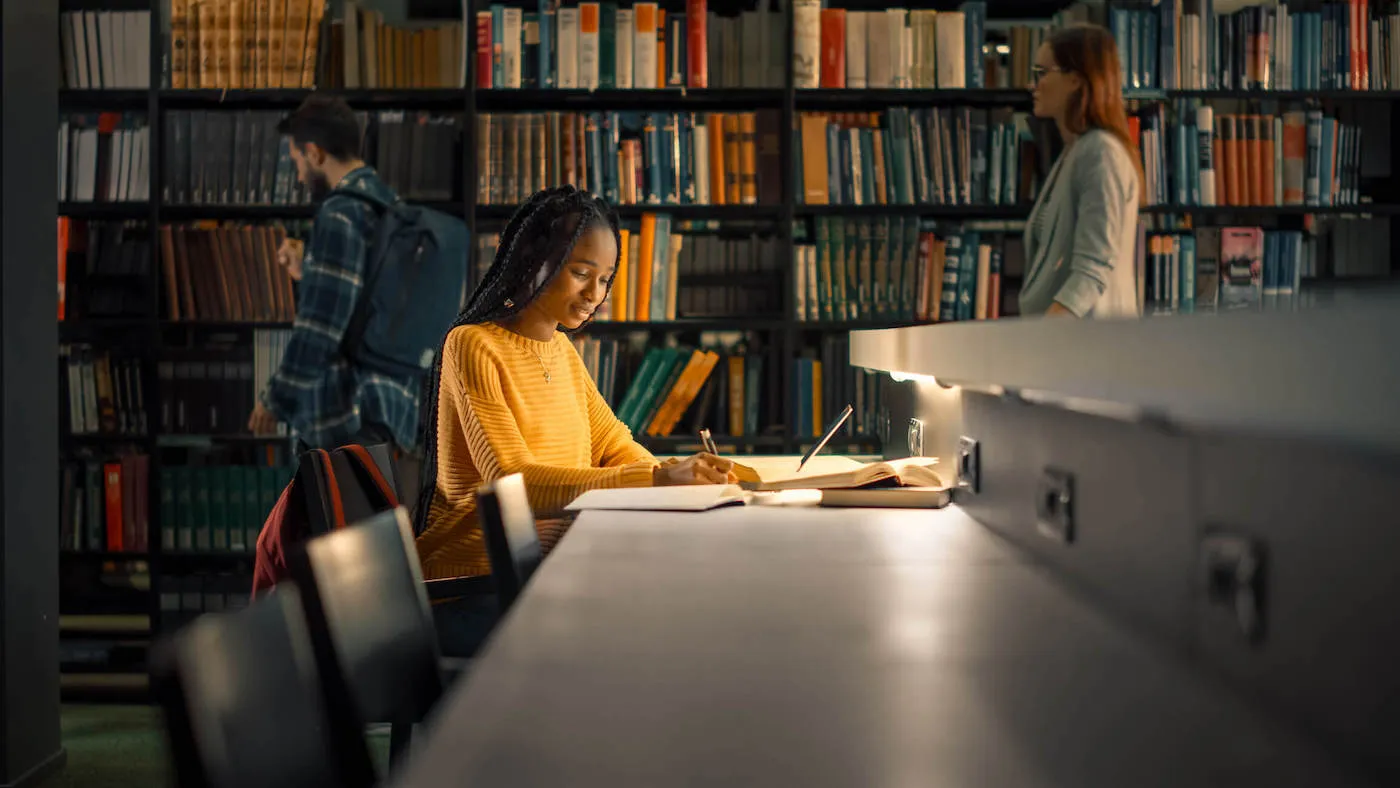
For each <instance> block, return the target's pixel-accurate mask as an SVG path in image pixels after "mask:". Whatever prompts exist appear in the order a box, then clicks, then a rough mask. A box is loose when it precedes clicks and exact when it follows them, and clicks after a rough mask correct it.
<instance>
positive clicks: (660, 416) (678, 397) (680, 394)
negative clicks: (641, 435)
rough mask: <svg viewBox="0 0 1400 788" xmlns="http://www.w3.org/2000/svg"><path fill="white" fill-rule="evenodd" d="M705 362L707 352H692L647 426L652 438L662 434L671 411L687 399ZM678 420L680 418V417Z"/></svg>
mask: <svg viewBox="0 0 1400 788" xmlns="http://www.w3.org/2000/svg"><path fill="white" fill-rule="evenodd" d="M704 360H705V351H703V350H694V351H691V354H690V358H689V359H688V360H687V361H686V362H685V368H684V369H682V370H681V374H679V375H677V376H676V382H675V383H673V384H671V390H670V391H668V392H666V398H665V399H663V400H662V401H661V405H660V406H659V407H657V409H656V414H655V415H653V416H652V417H651V422H650V423H648V424H647V425H646V428H645V431H646V434H648V435H651V436H657V435H661V434H662V432H661V426H662V425H663V424H665V423H666V421H667V420H668V419H670V417H671V416H670V414H671V411H673V410H675V409H676V408H677V407H678V406H679V404H680V402H681V401H682V400H683V399H684V398H685V392H686V390H687V389H688V388H689V387H690V385H691V381H692V380H693V379H694V378H695V375H696V373H697V372H698V370H699V369H700V366H701V364H703V363H704ZM677 418H679V415H678V416H677Z"/></svg>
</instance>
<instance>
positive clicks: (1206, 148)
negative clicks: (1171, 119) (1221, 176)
mask: <svg viewBox="0 0 1400 788" xmlns="http://www.w3.org/2000/svg"><path fill="white" fill-rule="evenodd" d="M1214 141H1215V109H1214V108H1213V107H1211V106H1210V105H1209V104H1203V105H1202V106H1199V107H1197V108H1196V151H1197V158H1198V161H1194V162H1190V166H1192V167H1199V168H1200V173H1201V174H1200V181H1201V205H1215V165H1216V162H1215V146H1214V144H1213V143H1214ZM1275 147H1277V148H1279V149H1280V150H1282V148H1283V145H1282V144H1281V139H1280V142H1279V143H1277V144H1276V145H1275ZM1279 172H1280V173H1282V172H1283V170H1279ZM1280 202H1282V200H1280Z"/></svg>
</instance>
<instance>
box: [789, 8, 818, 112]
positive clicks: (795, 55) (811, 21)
mask: <svg viewBox="0 0 1400 788" xmlns="http://www.w3.org/2000/svg"><path fill="white" fill-rule="evenodd" d="M792 38H793V41H792V82H793V85H794V86H795V87H796V88H797V89H798V90H801V89H803V88H819V87H821V54H822V6H821V0H795V2H794V4H793V18H792Z"/></svg>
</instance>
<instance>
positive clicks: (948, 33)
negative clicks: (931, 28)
mask: <svg viewBox="0 0 1400 788" xmlns="http://www.w3.org/2000/svg"><path fill="white" fill-rule="evenodd" d="M934 19H935V24H937V26H938V42H937V44H935V47H936V49H937V53H938V54H937V58H938V87H939V88H944V89H946V88H965V87H967V46H966V43H967V21H966V19H965V15H964V14H963V12H961V11H943V12H941V13H939V15H938V16H937V17H935V18H934Z"/></svg>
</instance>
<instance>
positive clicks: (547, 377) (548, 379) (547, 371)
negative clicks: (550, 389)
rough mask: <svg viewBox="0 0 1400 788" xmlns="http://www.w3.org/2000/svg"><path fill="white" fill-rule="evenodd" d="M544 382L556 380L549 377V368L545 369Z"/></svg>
mask: <svg viewBox="0 0 1400 788" xmlns="http://www.w3.org/2000/svg"><path fill="white" fill-rule="evenodd" d="M544 382H545V383H553V382H554V381H553V380H551V379H550V377H549V370H545V372H544Z"/></svg>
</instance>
